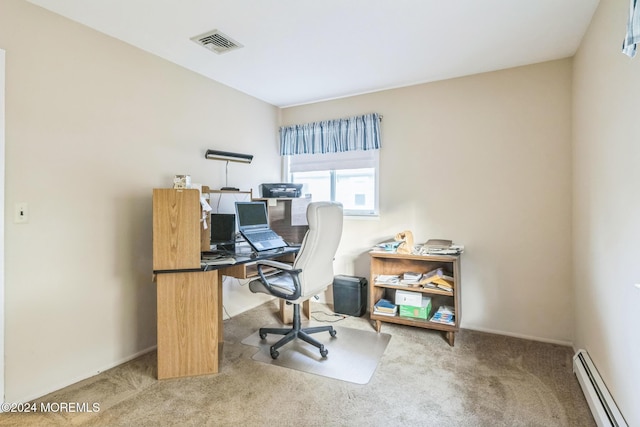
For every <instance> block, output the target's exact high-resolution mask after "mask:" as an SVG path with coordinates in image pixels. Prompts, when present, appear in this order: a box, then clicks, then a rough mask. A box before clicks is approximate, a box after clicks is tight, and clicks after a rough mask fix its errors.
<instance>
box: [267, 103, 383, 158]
mask: <svg viewBox="0 0 640 427" xmlns="http://www.w3.org/2000/svg"><path fill="white" fill-rule="evenodd" d="M379 149H380V115H379V114H378V113H372V114H365V115H364V116H357V117H350V118H347V119H336V120H325V121H322V122H314V123H306V124H302V125H292V126H283V127H281V128H280V155H281V156H290V155H294V154H325V153H342V152H346V151H358V150H361V151H366V150H379Z"/></svg>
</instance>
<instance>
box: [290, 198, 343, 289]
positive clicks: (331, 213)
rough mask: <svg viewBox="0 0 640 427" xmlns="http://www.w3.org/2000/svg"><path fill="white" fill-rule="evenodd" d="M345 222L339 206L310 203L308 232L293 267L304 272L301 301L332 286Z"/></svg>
mask: <svg viewBox="0 0 640 427" xmlns="http://www.w3.org/2000/svg"><path fill="white" fill-rule="evenodd" d="M342 220H343V218H342V205H341V204H340V203H333V202H311V203H309V206H308V207H307V222H308V223H309V230H308V231H307V234H305V236H304V239H303V241H302V245H301V246H300V252H299V253H298V256H297V257H296V261H295V263H294V268H299V269H301V270H302V272H301V273H300V284H301V296H300V298H301V299H307V298H308V297H310V296H313V295H316V294H318V293H319V292H321V291H323V290H324V289H326V288H327V287H328V286H329V285H331V284H332V283H333V259H334V257H335V255H336V250H337V249H338V244H339V243H340V238H341V237H342Z"/></svg>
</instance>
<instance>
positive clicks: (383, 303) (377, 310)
mask: <svg viewBox="0 0 640 427" xmlns="http://www.w3.org/2000/svg"><path fill="white" fill-rule="evenodd" d="M373 312H374V314H387V315H392V316H393V315H395V314H396V313H397V312H398V306H397V305H395V304H394V303H392V302H391V301H389V300H388V299H384V298H380V299H379V300H378V302H376V303H375V305H374V306H373Z"/></svg>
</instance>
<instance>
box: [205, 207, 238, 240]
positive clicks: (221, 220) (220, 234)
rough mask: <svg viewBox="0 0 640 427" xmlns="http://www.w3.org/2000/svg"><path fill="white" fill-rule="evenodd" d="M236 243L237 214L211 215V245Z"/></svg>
mask: <svg viewBox="0 0 640 427" xmlns="http://www.w3.org/2000/svg"><path fill="white" fill-rule="evenodd" d="M235 241H236V216H235V214H221V213H212V214H211V244H212V245H230V244H235Z"/></svg>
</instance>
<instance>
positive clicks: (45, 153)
mask: <svg viewBox="0 0 640 427" xmlns="http://www.w3.org/2000/svg"><path fill="white" fill-rule="evenodd" d="M0 49H5V50H6V193H5V197H6V215H5V217H6V220H7V221H6V224H5V225H6V241H5V245H6V246H5V258H6V270H5V272H4V274H5V278H6V306H5V313H4V315H5V317H6V335H5V337H6V343H5V350H6V366H5V371H6V394H5V399H6V400H5V401H9V402H16V401H23V400H26V399H29V398H33V397H37V396H40V395H42V394H45V393H48V392H50V391H52V390H55V389H57V388H60V387H62V386H66V385H68V384H70V383H72V382H75V381H77V380H80V379H83V378H86V377H88V376H91V375H94V374H96V373H97V372H98V371H99V370H102V369H105V368H108V367H111V366H113V365H115V364H118V363H120V362H121V361H123V360H126V359H127V358H130V357H132V356H133V355H135V354H137V353H139V352H142V351H145V350H146V349H149V348H151V347H153V346H154V345H155V343H156V327H155V319H156V318H155V307H156V304H155V286H154V284H153V283H152V281H151V271H152V264H151V189H152V188H154V187H169V186H171V185H172V178H173V175H174V174H179V173H187V174H190V175H191V176H192V180H193V181H194V182H199V183H204V184H209V185H211V186H213V187H220V186H222V185H223V184H224V163H223V162H214V161H209V160H205V159H204V152H205V150H206V149H207V148H220V149H228V150H232V151H239V152H249V153H252V154H254V155H255V158H254V162H253V164H251V165H240V164H232V165H230V166H229V174H230V184H234V185H236V186H239V187H241V188H245V189H246V188H249V187H251V186H257V184H258V183H260V182H267V181H273V180H278V179H279V178H280V167H279V164H280V163H279V162H280V160H279V157H278V153H277V124H278V110H277V109H276V108H275V107H273V106H271V105H268V104H266V103H264V102H261V101H258V100H256V99H254V98H251V97H249V96H246V95H244V94H241V93H239V92H237V91H235V90H232V89H230V88H228V87H225V86H223V85H221V84H218V83H215V82H212V81H210V80H208V79H206V78H204V77H201V76H199V75H197V74H195V73H192V72H189V71H186V70H185V69H182V68H180V67H178V66H175V65H173V64H170V63H168V62H166V61H164V60H161V59H159V58H157V57H154V56H152V55H150V54H147V53H145V52H143V51H141V50H138V49H136V48H133V47H131V46H129V45H127V44H124V43H122V42H120V41H117V40H115V39H112V38H109V37H106V36H104V35H101V34H99V33H97V32H95V31H93V30H90V29H88V28H86V27H83V26H81V25H78V24H76V23H73V22H71V21H68V20H66V19H64V18H61V17H59V16H57V15H54V14H52V13H50V12H47V11H45V10H44V9H40V8H38V7H35V6H33V5H31V4H29V3H27V2H24V1H20V0H2V1H1V2H0ZM254 190H257V187H255V188H254ZM16 202H27V203H28V204H29V210H30V212H29V214H30V219H29V223H28V224H22V225H18V224H14V223H13V207H14V204H15V203H16ZM228 286H230V285H228ZM235 288H238V287H237V286H235ZM242 289H243V290H245V291H246V289H245V288H242ZM246 293H247V294H248V291H247V292H246ZM227 295H228V293H227V294H226V295H225V298H227ZM247 298H248V299H249V301H248V302H247V304H251V303H256V302H255V301H259V300H252V299H250V298H251V297H250V296H248V297H247Z"/></svg>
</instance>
